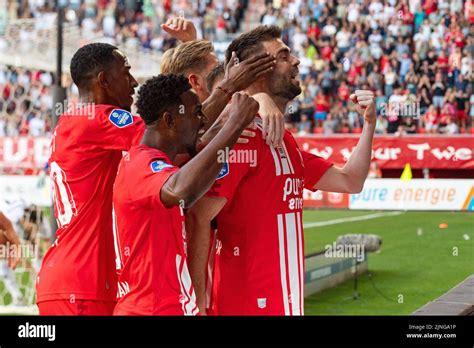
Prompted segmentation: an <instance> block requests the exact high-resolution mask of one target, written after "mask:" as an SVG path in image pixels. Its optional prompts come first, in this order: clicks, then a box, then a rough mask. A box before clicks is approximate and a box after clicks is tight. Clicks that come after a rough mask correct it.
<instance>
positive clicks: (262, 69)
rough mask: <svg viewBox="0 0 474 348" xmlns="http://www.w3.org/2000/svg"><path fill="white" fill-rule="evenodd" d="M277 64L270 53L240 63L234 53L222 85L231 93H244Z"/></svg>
mask: <svg viewBox="0 0 474 348" xmlns="http://www.w3.org/2000/svg"><path fill="white" fill-rule="evenodd" d="M275 62H276V61H275V58H274V57H273V56H271V55H270V54H268V53H262V54H259V55H256V56H255V57H251V58H249V59H246V60H244V61H242V62H239V60H238V58H237V55H236V54H235V52H232V57H231V58H230V61H229V62H227V66H226V68H225V76H224V79H223V80H222V82H221V84H220V85H221V86H222V87H223V88H224V89H226V90H227V91H229V92H230V93H235V92H240V91H243V90H244V89H246V88H247V87H248V86H250V85H251V84H252V83H254V82H255V81H256V80H257V79H258V78H259V77H260V76H262V75H263V74H266V73H268V72H270V71H272V70H273V67H274V65H275Z"/></svg>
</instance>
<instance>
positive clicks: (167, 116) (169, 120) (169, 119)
mask: <svg viewBox="0 0 474 348" xmlns="http://www.w3.org/2000/svg"><path fill="white" fill-rule="evenodd" d="M163 121H164V123H165V125H166V127H167V128H175V120H174V117H173V114H172V113H171V112H169V111H165V112H164V113H163Z"/></svg>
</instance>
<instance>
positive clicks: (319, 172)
mask: <svg viewBox="0 0 474 348" xmlns="http://www.w3.org/2000/svg"><path fill="white" fill-rule="evenodd" d="M301 156H302V157H303V163H304V186H305V188H307V189H308V190H311V191H316V190H315V189H314V186H315V185H316V184H317V183H318V181H319V179H321V177H322V176H323V175H324V173H326V171H327V170H328V169H329V168H330V167H331V166H332V165H333V163H332V162H329V161H327V160H325V159H324V158H322V157H319V156H316V155H313V154H312V153H309V152H306V151H301Z"/></svg>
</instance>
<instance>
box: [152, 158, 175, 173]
mask: <svg viewBox="0 0 474 348" xmlns="http://www.w3.org/2000/svg"><path fill="white" fill-rule="evenodd" d="M172 167H173V166H172V165H171V164H168V163H166V162H165V161H161V160H158V161H153V162H151V164H150V168H151V171H152V172H153V173H158V172H161V171H162V170H163V169H166V168H172Z"/></svg>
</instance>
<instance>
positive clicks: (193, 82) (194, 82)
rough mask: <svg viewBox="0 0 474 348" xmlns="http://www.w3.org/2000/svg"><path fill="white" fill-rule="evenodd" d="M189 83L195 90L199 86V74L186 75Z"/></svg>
mask: <svg viewBox="0 0 474 348" xmlns="http://www.w3.org/2000/svg"><path fill="white" fill-rule="evenodd" d="M188 80H189V83H190V84H191V87H192V88H193V89H194V90H195V91H196V90H198V89H199V88H201V85H202V84H201V80H200V76H199V75H196V74H190V75H189V76H188Z"/></svg>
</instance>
